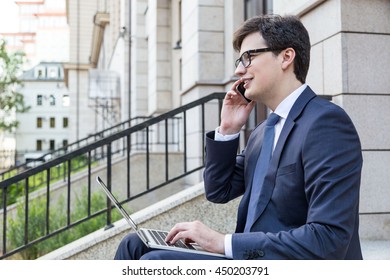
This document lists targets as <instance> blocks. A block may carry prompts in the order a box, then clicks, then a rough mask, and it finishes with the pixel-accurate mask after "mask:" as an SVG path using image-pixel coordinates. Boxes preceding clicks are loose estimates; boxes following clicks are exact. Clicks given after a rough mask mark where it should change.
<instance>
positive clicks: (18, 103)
mask: <svg viewBox="0 0 390 280" xmlns="http://www.w3.org/2000/svg"><path fill="white" fill-rule="evenodd" d="M24 58H25V55H24V53H22V52H15V53H9V52H7V49H6V42H5V40H3V39H0V130H4V131H10V132H11V131H12V129H13V128H14V127H17V126H18V121H16V119H15V117H14V116H13V114H14V113H23V112H26V111H27V110H28V109H29V107H28V106H26V105H25V104H24V98H23V95H22V94H21V93H20V92H18V91H17V90H18V88H20V86H21V85H22V82H21V81H20V80H19V78H18V75H19V74H20V73H21V71H22V65H23V63H24Z"/></svg>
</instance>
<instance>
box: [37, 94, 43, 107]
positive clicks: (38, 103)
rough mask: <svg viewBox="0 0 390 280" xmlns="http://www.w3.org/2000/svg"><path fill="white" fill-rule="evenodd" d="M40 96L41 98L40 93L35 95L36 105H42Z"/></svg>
mask: <svg viewBox="0 0 390 280" xmlns="http://www.w3.org/2000/svg"><path fill="white" fill-rule="evenodd" d="M42 98H43V96H42V94H38V95H37V105H38V106H42Z"/></svg>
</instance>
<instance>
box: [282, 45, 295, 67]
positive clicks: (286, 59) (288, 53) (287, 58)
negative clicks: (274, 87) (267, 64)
mask: <svg viewBox="0 0 390 280" xmlns="http://www.w3.org/2000/svg"><path fill="white" fill-rule="evenodd" d="M280 55H282V59H283V60H282V69H283V70H286V69H287V68H288V67H289V66H290V65H293V62H294V58H295V50H294V49H293V48H287V49H285V50H283V51H282V52H281V53H280Z"/></svg>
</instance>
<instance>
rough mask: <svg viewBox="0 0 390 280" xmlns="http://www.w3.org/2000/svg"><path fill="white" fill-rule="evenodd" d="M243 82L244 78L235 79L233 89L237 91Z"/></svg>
mask: <svg viewBox="0 0 390 280" xmlns="http://www.w3.org/2000/svg"><path fill="white" fill-rule="evenodd" d="M241 83H242V80H241V79H238V80H237V81H235V82H234V83H233V85H232V88H231V90H233V91H235V92H237V87H238V85H239V84H241Z"/></svg>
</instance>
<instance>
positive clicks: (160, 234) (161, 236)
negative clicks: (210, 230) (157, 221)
mask: <svg viewBox="0 0 390 280" xmlns="http://www.w3.org/2000/svg"><path fill="white" fill-rule="evenodd" d="M149 232H150V234H151V236H152V237H153V239H154V241H156V243H158V244H160V245H166V246H172V247H179V248H185V249H194V247H192V246H191V245H190V244H186V243H185V242H183V240H178V241H177V242H176V243H175V244H168V243H166V242H165V238H166V236H167V235H168V233H167V232H165V231H157V230H149Z"/></svg>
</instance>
